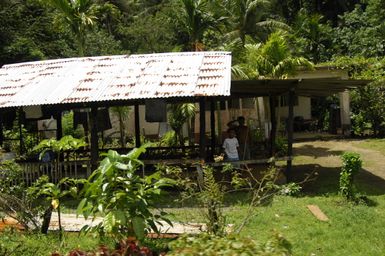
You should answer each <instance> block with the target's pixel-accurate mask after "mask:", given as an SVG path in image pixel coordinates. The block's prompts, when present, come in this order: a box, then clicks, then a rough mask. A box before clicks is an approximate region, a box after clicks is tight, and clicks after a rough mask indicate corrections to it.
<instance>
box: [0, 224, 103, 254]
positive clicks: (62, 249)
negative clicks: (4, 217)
mask: <svg viewBox="0 0 385 256" xmlns="http://www.w3.org/2000/svg"><path fill="white" fill-rule="evenodd" d="M98 244H99V240H98V239H94V238H93V237H91V236H79V235H78V234H76V233H66V234H65V235H64V239H63V241H60V240H59V238H58V234H57V233H50V234H48V235H43V234H35V233H24V232H18V231H12V230H10V231H4V232H2V233H0V255H4V256H5V255H15V256H16V255H23V256H44V255H51V253H53V252H59V253H61V254H63V255H67V254H68V252H69V251H70V250H72V249H76V248H82V249H86V250H91V249H95V248H97V246H98Z"/></svg>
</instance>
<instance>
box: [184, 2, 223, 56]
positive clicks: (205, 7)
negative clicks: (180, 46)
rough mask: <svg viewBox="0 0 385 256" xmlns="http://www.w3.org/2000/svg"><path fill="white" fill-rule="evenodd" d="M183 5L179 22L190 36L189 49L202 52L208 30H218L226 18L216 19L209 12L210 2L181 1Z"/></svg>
mask: <svg viewBox="0 0 385 256" xmlns="http://www.w3.org/2000/svg"><path fill="white" fill-rule="evenodd" d="M180 1H181V3H182V6H181V12H180V13H181V14H180V16H179V22H180V23H181V25H182V27H183V28H184V29H185V30H186V33H187V34H188V36H189V40H188V43H189V48H190V49H191V50H193V51H202V50H203V49H204V45H203V43H202V40H203V36H204V34H205V32H207V31H208V30H218V29H219V26H220V25H221V22H222V21H223V20H224V19H225V18H224V17H218V18H217V17H215V16H214V14H213V13H212V12H211V11H210V10H209V9H210V6H211V5H210V3H211V1H209V0H180Z"/></svg>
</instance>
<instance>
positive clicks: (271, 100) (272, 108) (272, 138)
mask: <svg viewBox="0 0 385 256" xmlns="http://www.w3.org/2000/svg"><path fill="white" fill-rule="evenodd" d="M276 97H277V96H275V95H270V96H269V107H270V122H271V131H270V152H269V153H270V157H272V156H274V155H275V139H276V134H277V121H276V117H275V102H276Z"/></svg>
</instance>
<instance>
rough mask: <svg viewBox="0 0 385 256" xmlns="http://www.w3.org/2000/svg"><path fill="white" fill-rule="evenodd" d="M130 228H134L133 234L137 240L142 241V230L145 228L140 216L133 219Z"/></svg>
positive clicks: (143, 234)
mask: <svg viewBox="0 0 385 256" xmlns="http://www.w3.org/2000/svg"><path fill="white" fill-rule="evenodd" d="M132 227H133V228H134V232H135V235H136V237H137V238H138V240H143V239H144V236H145V233H144V229H145V228H146V225H145V223H144V219H143V218H142V217H140V216H135V217H133V218H132Z"/></svg>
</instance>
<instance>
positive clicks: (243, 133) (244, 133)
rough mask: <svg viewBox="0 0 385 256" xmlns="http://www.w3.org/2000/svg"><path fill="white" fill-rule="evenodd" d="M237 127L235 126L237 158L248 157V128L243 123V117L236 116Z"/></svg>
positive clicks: (245, 158)
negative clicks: (237, 144) (237, 141)
mask: <svg viewBox="0 0 385 256" xmlns="http://www.w3.org/2000/svg"><path fill="white" fill-rule="evenodd" d="M237 120H238V124H239V125H238V127H237V128H236V132H237V138H238V140H239V156H240V157H239V158H240V159H241V160H249V159H250V130H249V127H247V126H246V125H245V118H244V117H243V116H240V117H238V119H237Z"/></svg>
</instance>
